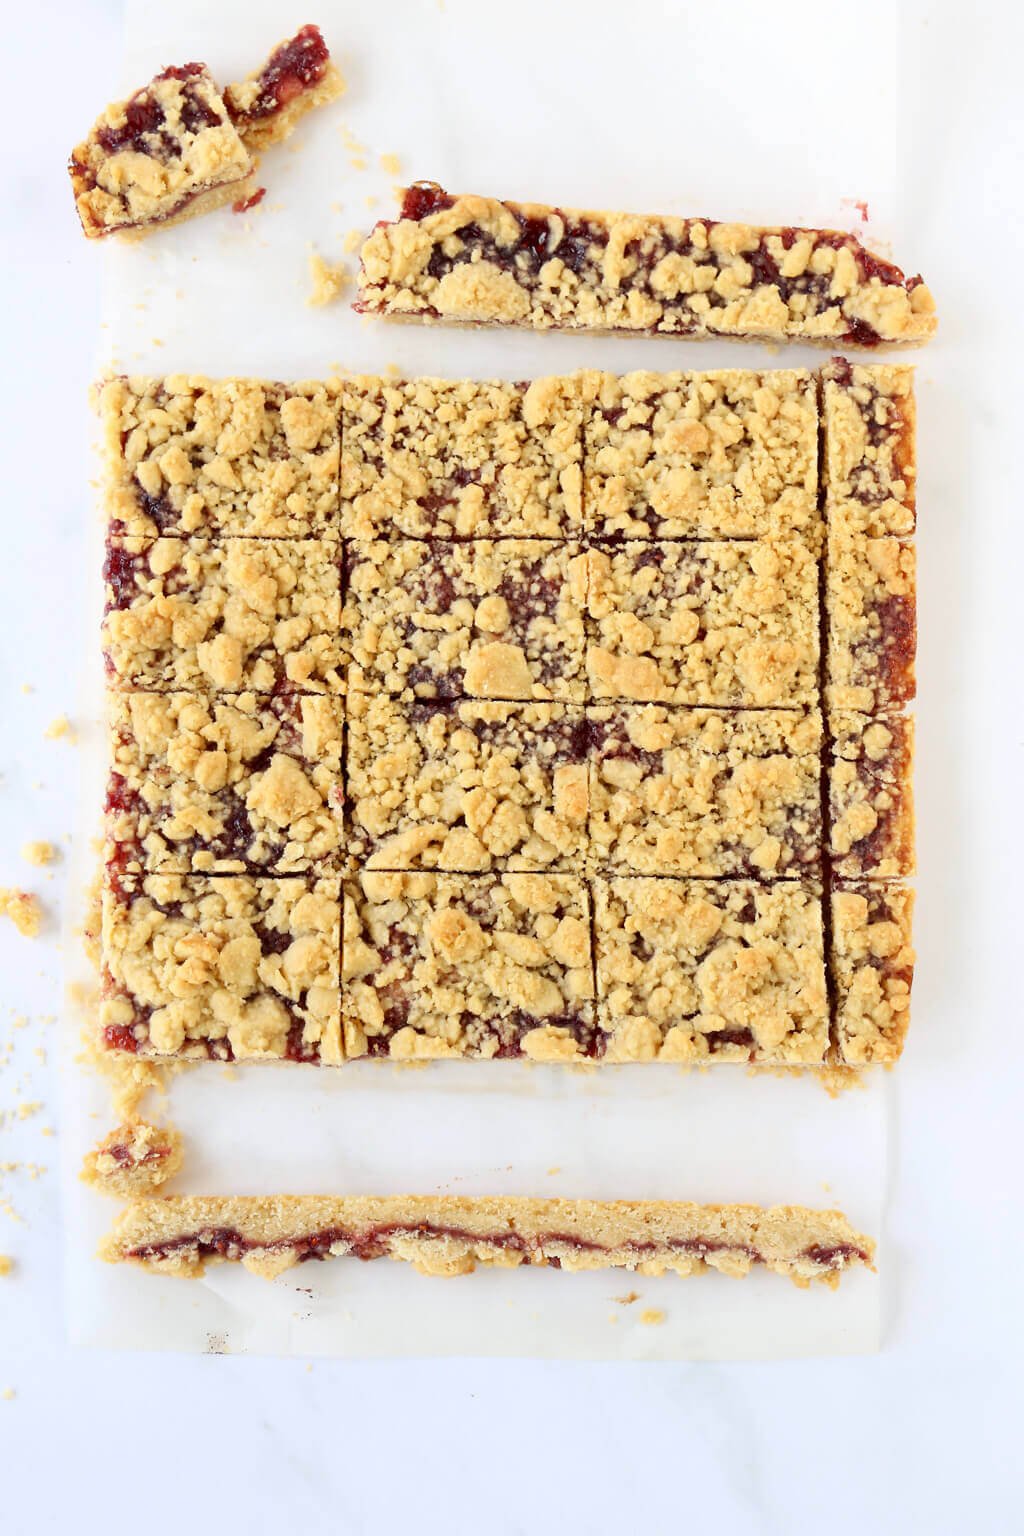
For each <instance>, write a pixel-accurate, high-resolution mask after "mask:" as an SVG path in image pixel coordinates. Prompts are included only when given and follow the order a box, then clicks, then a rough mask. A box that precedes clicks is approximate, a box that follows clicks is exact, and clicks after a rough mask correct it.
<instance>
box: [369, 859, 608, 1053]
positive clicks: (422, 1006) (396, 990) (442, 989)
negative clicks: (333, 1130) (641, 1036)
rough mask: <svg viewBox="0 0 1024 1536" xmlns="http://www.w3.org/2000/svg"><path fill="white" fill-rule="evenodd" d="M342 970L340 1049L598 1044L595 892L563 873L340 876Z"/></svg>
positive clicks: (553, 1049)
mask: <svg viewBox="0 0 1024 1536" xmlns="http://www.w3.org/2000/svg"><path fill="white" fill-rule="evenodd" d="M342 976H343V994H344V1002H343V1027H344V1042H345V1055H346V1056H347V1057H353V1056H366V1055H370V1056H392V1057H400V1058H406V1059H408V1058H417V1057H438V1056H447V1057H453V1056H455V1057H457V1056H469V1057H484V1058H487V1057H495V1056H529V1057H532V1058H533V1059H534V1060H541V1061H572V1060H575V1059H577V1058H582V1057H587V1056H599V1055H600V1054H601V1052H602V1049H603V1041H602V1037H601V1035H600V1032H599V1031H598V1030H597V1029H596V1027H595V1022H594V1000H593V999H594V977H593V967H592V963H591V950H590V899H589V894H588V891H587V888H586V885H585V884H584V882H583V881H582V880H579V879H576V878H574V877H572V876H569V875H549V874H503V875H476V876H473V875H435V874H425V873H418V874H408V873H407V874H381V873H377V872H375V871H374V872H371V871H369V870H364V871H363V872H362V873H361V874H359V875H357V876H355V877H353V878H352V879H351V880H348V881H346V882H345V910H344V960H343V965H342Z"/></svg>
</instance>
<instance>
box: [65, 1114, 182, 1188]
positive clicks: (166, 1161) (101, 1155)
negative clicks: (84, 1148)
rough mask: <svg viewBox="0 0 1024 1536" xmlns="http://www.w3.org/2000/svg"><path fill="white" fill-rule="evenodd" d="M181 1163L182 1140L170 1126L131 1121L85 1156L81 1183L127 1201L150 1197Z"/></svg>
mask: <svg viewBox="0 0 1024 1536" xmlns="http://www.w3.org/2000/svg"><path fill="white" fill-rule="evenodd" d="M183 1161H184V1147H183V1141H182V1136H181V1133H180V1132H179V1131H176V1130H175V1129H174V1128H173V1126H169V1125H167V1126H158V1125H148V1124H147V1123H146V1121H144V1120H131V1121H128V1122H127V1123H126V1124H124V1125H118V1126H116V1127H115V1128H114V1130H112V1131H111V1132H110V1133H109V1135H107V1136H104V1138H103V1140H102V1141H101V1142H100V1144H99V1146H97V1147H95V1148H94V1149H93V1150H92V1151H91V1152H89V1153H87V1154H86V1157H85V1162H84V1165H83V1168H82V1179H83V1180H84V1181H85V1183H86V1184H91V1185H92V1187H93V1189H98V1190H102V1192H103V1193H104V1194H105V1195H116V1196H117V1197H119V1198H120V1199H125V1200H130V1199H132V1198H134V1197H135V1196H138V1195H146V1194H153V1192H154V1191H155V1190H158V1189H159V1188H160V1187H161V1185H163V1184H166V1183H167V1181H168V1179H171V1178H173V1177H174V1175H175V1174H176V1173H177V1172H178V1169H179V1168H180V1167H181V1165H182V1162H183Z"/></svg>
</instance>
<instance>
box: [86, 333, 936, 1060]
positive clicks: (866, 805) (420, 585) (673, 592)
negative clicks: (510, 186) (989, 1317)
mask: <svg viewBox="0 0 1024 1536" xmlns="http://www.w3.org/2000/svg"><path fill="white" fill-rule="evenodd" d="M100 404H101V410H102V414H103V419H104V423H105V446H106V453H107V460H108V474H107V498H108V500H107V507H108V512H109V515H110V533H109V538H108V556H107V565H106V571H105V575H106V582H107V613H106V617H105V620H104V645H105V651H106V658H107V667H108V677H109V683H110V691H109V735H110V750H111V770H110V777H109V782H108V795H107V807H106V813H107V820H106V826H107V852H106V873H105V890H104V922H103V960H104V966H105V971H104V984H103V1003H102V1020H101V1031H102V1038H103V1041H104V1043H105V1045H106V1046H107V1047H108V1048H109V1049H111V1050H113V1051H118V1052H122V1053H135V1054H136V1055H140V1056H142V1057H161V1056H171V1057H173V1056H185V1057H192V1058H196V1059H215V1060H223V1061H230V1060H236V1059H237V1060H257V1059H258V1060H282V1059H286V1060H291V1061H303V1062H315V1061H319V1062H323V1063H335V1062H341V1061H344V1060H347V1059H349V1058H357V1057H360V1056H389V1057H392V1058H396V1059H417V1058H424V1057H437V1056H444V1057H452V1056H468V1057H476V1058H487V1057H508V1056H527V1057H532V1058H534V1059H538V1060H540V1059H545V1060H559V1061H562V1060H566V1061H567V1060H611V1061H615V1060H619V1061H625V1060H654V1059H659V1060H675V1061H684V1062H688V1061H689V1062H704V1061H707V1062H711V1061H746V1062H756V1063H762V1064H780V1065H807V1064H818V1065H821V1064H825V1063H827V1062H847V1063H852V1064H860V1063H866V1062H870V1061H876V1060H878V1061H886V1060H893V1059H895V1057H896V1056H898V1054H899V1050H900V1048H901V1045H902V1041H903V1036H904V1033H905V1029H906V1022H907V1003H908V1000H909V989H910V979H911V975H912V951H911V948H910V902H911V898H910V893H909V892H908V891H907V890H905V888H904V887H903V886H902V884H901V882H902V880H903V879H904V878H905V877H906V876H907V875H908V874H910V873H911V872H912V870H913V806H912V799H911V791H910V775H911V762H912V754H913V733H912V722H911V721H910V720H909V719H908V718H907V716H906V715H905V714H904V713H903V706H904V704H905V703H906V701H907V700H908V699H909V698H910V697H911V696H912V693H913V662H914V635H915V605H914V572H913V544H912V543H911V536H912V533H913V528H914V438H913V433H914V401H913V394H912V389H911V383H910V374H909V371H908V370H907V369H902V368H895V367H891V366H885V367H881V368H872V367H854V366H852V365H850V364H848V363H846V362H844V361H843V360H842V359H837V360H835V361H834V362H833V363H831V364H829V365H828V367H826V368H825V369H824V370H822V372H821V373H820V374H819V376H818V377H817V378H815V376H814V375H811V374H808V373H804V372H801V371H799V370H786V371H779V372H777V373H773V372H753V371H746V372H744V371H742V370H729V371H726V372H722V373H694V374H682V373H669V374H652V373H634V374H630V375H626V376H624V377H622V378H618V377H615V376H612V375H608V374H601V373H596V372H588V373H581V374H578V375H575V376H572V377H567V378H550V379H538V380H535V381H533V382H532V383H526V382H519V383H499V382H477V381H467V380H462V381H445V380H438V379H430V378H425V379H410V380H394V381H391V380H385V379H368V378H358V379H354V380H350V381H345V382H338V381H328V382H326V383H318V382H316V381H307V382H304V383H301V384H285V383H268V382H265V381H259V380H246V379H228V380H220V381H216V380H208V379H203V378H200V377H194V376H186V375H177V376H173V377H170V378H167V379H141V378H137V379H129V380H123V379H122V380H113V381H110V382H109V383H108V384H107V385H106V386H105V387H104V388H103V389H102V390H101V392H100ZM822 430H823V432H824V441H823V444H822V452H821V455H820V462H821V464H822V466H823V476H822V480H821V483H820V484H819V474H818V465H819V451H818V436H819V432H820V431H822ZM827 975H828V976H829V977H830V985H826V976H827ZM830 998H831V1017H830Z"/></svg>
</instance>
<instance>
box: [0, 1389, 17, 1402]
mask: <svg viewBox="0 0 1024 1536" xmlns="http://www.w3.org/2000/svg"><path fill="white" fill-rule="evenodd" d="M0 1397H2V1398H3V1400H4V1402H5V1403H13V1401H14V1388H13V1387H4V1389H3V1391H2V1392H0Z"/></svg>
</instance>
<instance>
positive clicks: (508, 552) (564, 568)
mask: <svg viewBox="0 0 1024 1536" xmlns="http://www.w3.org/2000/svg"><path fill="white" fill-rule="evenodd" d="M586 578H587V566H586V556H584V555H583V554H581V553H580V551H579V549H578V548H577V546H575V545H573V544H570V543H556V542H555V541H553V540H547V539H479V540H475V541H473V542H472V543H467V544H457V543H451V542H443V541H436V542H430V543H427V542H423V543H421V542H419V541H417V540H414V539H403V540H401V541H400V542H398V543H394V544H387V543H384V542H382V541H375V542H372V543H364V542H362V541H358V542H357V541H355V540H353V541H351V542H350V543H349V544H348V546H347V551H346V567H345V592H346V601H345V623H346V628H347V630H348V632H349V635H350V641H351V654H352V662H351V666H350V669H349V687H350V688H351V689H352V690H353V691H356V692H363V693H376V692H378V691H385V692H387V693H391V694H395V695H400V696H402V697H404V698H409V699H411V698H417V699H434V698H442V699H443V698H458V697H468V698H481V699H507V700H517V699H521V700H524V701H529V700H532V699H536V700H545V699H550V700H554V701H560V702H563V703H582V701H583V696H584V676H583V673H584V622H583V610H584V604H585V599H586Z"/></svg>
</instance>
